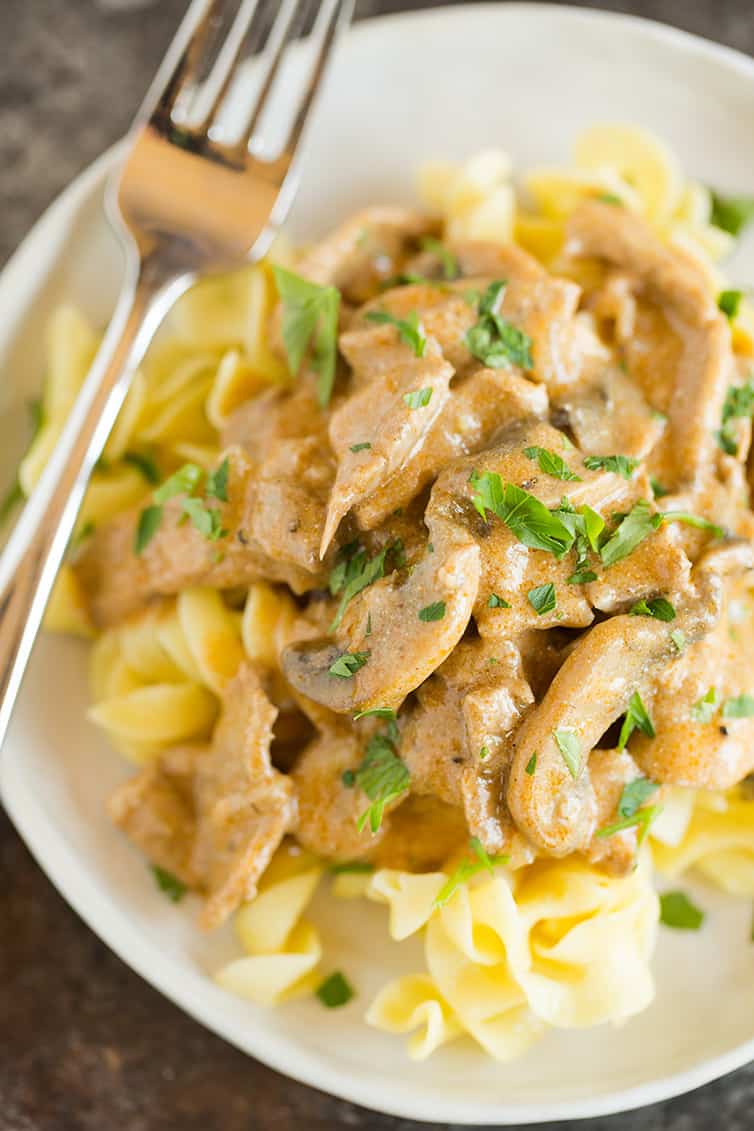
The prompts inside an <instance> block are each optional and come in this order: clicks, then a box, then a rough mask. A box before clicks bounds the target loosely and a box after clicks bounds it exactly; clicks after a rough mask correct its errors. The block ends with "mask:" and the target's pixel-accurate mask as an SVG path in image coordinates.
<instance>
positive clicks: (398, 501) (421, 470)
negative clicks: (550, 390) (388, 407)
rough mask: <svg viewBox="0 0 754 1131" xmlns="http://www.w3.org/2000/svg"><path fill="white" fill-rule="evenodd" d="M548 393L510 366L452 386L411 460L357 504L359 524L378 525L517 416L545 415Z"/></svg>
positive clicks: (484, 371) (480, 372) (481, 371)
mask: <svg viewBox="0 0 754 1131" xmlns="http://www.w3.org/2000/svg"><path fill="white" fill-rule="evenodd" d="M546 413H547V393H546V391H545V389H544V386H542V385H535V384H533V382H531V381H528V380H526V378H524V377H521V376H520V375H519V374H518V373H515V372H513V371H511V370H507V369H478V370H477V371H476V372H474V373H471V374H470V375H469V376H468V377H467V378H466V379H465V380H463V381H461V382H459V383H458V384H455V385H453V386H452V388H451V390H450V395H449V397H448V399H447V401H446V403H445V406H444V407H443V410H442V412H441V413H440V415H439V416H438V418H437V420H436V421H435V423H434V425H433V426H432V428H431V429H430V431H429V434H428V435H427V438H426V440H425V442H424V444H422V446H421V448H420V449H419V451H418V452H416V453H415V454H414V456H413V458H412V459H411V460H409V461H408V462H407V463H406V464H405V466H404V467H402V468H401V469H400V470H399V471H398V472H397V473H396V474H395V475H393V476H392V477H391V478H390V479H389V480H388V481H387V482H386V483H385V484H384V486H382V487H380V488H378V489H377V490H376V491H374V493H373V494H372V495H370V496H369V497H368V498H367V499H365V500H364V501H363V502H362V503H360V504H359V505H358V506H357V508H356V515H357V519H358V522H359V525H360V526H361V528H362V529H364V530H372V529H374V528H375V527H376V526H377V525H379V524H380V523H382V522H384V520H385V519H386V518H387V516H388V515H390V514H392V512H393V511H394V510H395V509H396V508H401V507H405V506H406V505H407V503H408V502H410V500H411V499H414V498H415V497H416V496H417V495H418V494H419V492H420V491H421V490H422V489H423V488H424V487H426V485H427V484H428V483H431V482H432V481H433V480H434V479H435V478H436V477H437V476H438V475H439V474H440V472H441V471H442V470H443V468H445V467H447V466H448V464H450V463H451V462H452V461H453V460H455V459H457V458H458V457H459V456H465V455H469V454H470V453H472V452H476V451H480V450H481V449H483V448H485V447H487V446H488V445H489V444H490V443H491V442H492V441H493V439H494V437H495V436H496V435H497V434H498V433H499V432H501V431H503V430H504V429H505V428H506V427H507V426H508V425H510V424H511V423H513V422H514V421H516V420H521V419H522V418H523V419H528V418H531V417H534V418H536V417H539V418H542V417H544V416H545V415H546Z"/></svg>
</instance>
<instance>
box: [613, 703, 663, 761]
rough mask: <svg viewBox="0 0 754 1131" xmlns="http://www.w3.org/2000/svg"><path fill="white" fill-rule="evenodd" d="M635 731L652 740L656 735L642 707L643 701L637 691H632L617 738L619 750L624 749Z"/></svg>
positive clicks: (646, 712) (647, 712) (646, 711)
mask: <svg viewBox="0 0 754 1131" xmlns="http://www.w3.org/2000/svg"><path fill="white" fill-rule="evenodd" d="M635 730H640V731H641V732H642V734H646V736H647V738H654V737H655V734H656V731H655V728H654V723H653V722H652V720H651V718H650V717H649V711H648V710H647V708H646V707H645V706H644V701H643V699H642V697H641V695H640V694H639V692H638V691H634V693H633V695H632V696H631V698H630V699H629V701H628V709H627V711H626V717H625V719H624V720H623V726H622V727H621V728H620V735H619V737H618V749H619V750H624V749H625V747H626V743H627V742H628V740H629V738H630V737H631V735H632V734H633V733H634V731H635Z"/></svg>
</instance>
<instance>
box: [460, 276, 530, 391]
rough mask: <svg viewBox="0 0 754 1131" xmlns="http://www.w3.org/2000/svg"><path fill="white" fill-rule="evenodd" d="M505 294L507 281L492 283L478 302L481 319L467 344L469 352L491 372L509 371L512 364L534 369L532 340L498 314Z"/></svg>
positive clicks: (478, 312) (471, 332) (471, 331)
mask: <svg viewBox="0 0 754 1131" xmlns="http://www.w3.org/2000/svg"><path fill="white" fill-rule="evenodd" d="M504 291H505V281H504V280H500V279H498V280H496V281H495V282H492V283H490V285H489V286H488V287H487V289H486V291H485V292H484V294H483V295H482V296H481V297H480V298H479V300H478V306H477V314H478V316H479V320H478V321H477V322H476V324H475V325H474V326H472V327H471V329H470V330H469V331H468V332H467V333H466V336H465V338H464V342H465V343H466V346H467V347H468V349H469V352H470V353H471V354H472V355H473V356H474V357H475V358H477V360H478V361H481V362H482V363H483V364H484V365H487V366H488V367H489V368H490V369H508V368H510V366H511V365H517V366H518V367H519V368H520V369H531V368H532V367H533V364H534V363H533V361H532V356H531V346H532V341H531V338H530V337H529V336H528V334H525V333H524V332H523V331H522V330H519V329H518V327H516V326H514V325H513V324H512V323H511V322H509V321H508V320H507V319H506V318H503V317H502V316H501V315H500V314H499V313H498V307H499V305H500V301H501V299H502V295H503V292H504Z"/></svg>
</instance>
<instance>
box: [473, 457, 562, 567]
mask: <svg viewBox="0 0 754 1131" xmlns="http://www.w3.org/2000/svg"><path fill="white" fill-rule="evenodd" d="M471 485H472V486H473V487H474V488H475V491H476V493H475V495H474V496H473V498H472V502H473V504H474V506H475V508H476V510H477V511H478V513H479V514H480V515H481V516H482V518H483V519H484V521H485V522H486V521H487V515H486V512H487V511H488V510H490V511H492V512H493V513H494V514H496V515H497V517H498V518H499V519H500V520H501V521H502V522H504V523H505V525H506V526H507V527H508V529H509V530H511V531H512V532H513V533H514V534H515V535H516V537H517V538H518V540H519V542H523V544H524V545H525V546H529V547H530V548H531V549H534V550H549V552H550V553H551V554H555V556H556V557H562V556H563V554H565V553H566V552H567V551H568V550H570V548H571V546H572V545H573V542H574V534H573V532H572V531H571V530H570V529H569V527H568V526H566V525H565V523H564V522H563V520H562V518H561V517H560V515H559V513H557V512H556V513H553V512H552V511H549V510H548V509H547V507H546V506H545V505H544V503H541V502H540V501H539V499H537V498H535V496H534V495H530V494H529V493H528V492H527V491H524V490H523V489H522V488H521V487H516V486H515V485H514V484H513V483H505V484H503V482H502V480H501V478H500V476H499V475H498V474H497V472H494V471H485V472H483V473H482V474H481V475H479V474H478V473H477V472H473V473H472V476H471Z"/></svg>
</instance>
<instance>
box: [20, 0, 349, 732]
mask: <svg viewBox="0 0 754 1131" xmlns="http://www.w3.org/2000/svg"><path fill="white" fill-rule="evenodd" d="M314 7H316V10H317V16H316V21H315V23H314V28H313V30H312V32H311V34H310V38H311V39H312V40H313V42H314V59H313V63H312V65H311V68H310V70H309V72H308V75H307V79H306V83H305V86H304V89H303V93H302V96H301V98H300V101H299V103H298V106H297V108H296V111H295V113H294V115H293V119H292V121H291V123H290V126H289V129H288V133H287V136H286V137H285V140H284V142H283V145H282V148H280V150H279V152H277V153H276V154H275V155H274V156H273V157H262V156H260V153H261V150H262V139H261V137H260V133H259V126H260V123H261V121H262V118H263V115H264V114H265V112H266V111H267V110H268V109H269V104H270V96H271V92H272V90H273V87H274V86H275V83H276V80H277V79H279V77H280V71H281V66H282V64H283V61H284V57H285V55H286V52H287V48H288V46H289V44H290V42H291V41H292V40H293V39H294V38H295V37H296V36H297V35H298V34H299V33H300V32H301V30H302V29H303V27H304V26H305V23H306V20H307V17H308V16H311V15H313V11H312V10H311V9H312V3H311V2H309V0H272V3H268V2H265V0H261V2H260V3H257V0H240V4H239V3H238V0H235V8H237V11H236V14H235V18H234V19H233V22H232V25H231V27H230V29H229V31H228V33H227V36H226V37H225V39H224V41H223V43H222V45H221V46H220V48H219V51H217V52H216V53H215V56H214V61H212V62H211V64H210V66H209V68H208V73H207V76H206V82H205V83H201V82H200V78H201V68H202V66H203V65H206V64H207V62H208V58H207V57H208V55H209V54H210V53H211V41H212V39H213V33H216V31H217V27H218V24H219V23H220V22H221V20H222V18H223V16H225V17H227V16H228V15H229V14H230V12H229V11H228V0H194V2H193V3H192V4H191V6H190V7H189V10H188V12H187V14H186V17H185V19H184V21H183V23H182V24H181V26H180V28H179V30H178V33H177V34H176V37H175V39H174V40H173V43H172V44H171V46H170V48H169V50H168V52H167V55H166V57H165V60H164V62H163V64H162V66H161V67H160V70H159V71H158V73H157V76H156V78H155V80H154V83H153V84H152V87H151V89H150V91H149V93H148V95H147V97H146V100H145V102H144V105H143V106H142V109H141V110H140V112H139V114H138V115H137V118H136V120H135V123H134V126H133V128H132V131H131V135H130V149H129V152H128V155H127V157H126V158H125V162H124V164H123V166H122V167H121V169H120V170H119V171H118V172H117V173H115V174H114V175H113V176H112V177H111V179H110V181H109V183H108V186H107V190H106V208H107V212H108V215H109V218H110V220H111V222H112V224H113V226H114V227H115V229H116V231H117V233H118V235H119V236H120V239H121V241H122V244H123V247H124V250H125V260H126V272H125V282H124V285H123V289H122V292H121V295H120V298H119V300H118V303H117V306H116V308H115V313H114V314H113V317H112V320H111V322H110V325H109V327H108V330H107V333H106V334H105V337H104V339H103V342H102V345H101V347H100V349H99V352H98V353H97V356H96V358H95V360H94V362H93V364H92V367H91V369H90V371H89V374H88V375H87V378H86V381H85V383H84V386H83V388H82V391H81V393H80V395H79V398H78V401H77V403H76V406H75V408H74V411H73V413H72V414H71V417H70V419H69V421H68V423H67V425H66V428H65V430H64V432H63V434H62V436H61V438H60V440H59V442H58V445H57V447H56V449H55V452H54V454H53V456H52V458H51V460H50V462H49V464H48V466H47V468H46V469H45V472H44V474H43V476H42V478H41V479H40V482H39V485H38V487H37V488H36V489H35V491H34V493H33V495H32V497H31V499H30V501H29V503H28V505H27V507H26V509H25V510H24V512H23V514H22V515H21V518H20V519H19V521H18V523H17V525H16V528H15V530H14V531H13V534H12V535H11V537H10V539H9V541H8V543H7V545H6V548H5V550H4V552H3V554H2V557H0V617H1V619H0V743H2V741H3V739H4V737H5V733H6V731H7V727H8V723H9V721H10V717H11V713H12V711H13V706H14V703H15V700H16V696H17V694H18V690H19V687H20V684H21V680H22V677H23V674H24V670H25V668H26V665H27V663H28V660H29V656H30V654H31V650H32V647H33V644H34V640H35V638H36V636H37V633H38V631H39V627H40V624H41V622H42V618H43V616H44V611H45V608H46V606H47V603H48V600H49V597H50V592H51V590H52V586H53V583H54V581H55V577H56V574H57V572H58V569H59V568H60V565H61V562H62V561H63V557H64V555H65V552H66V548H67V546H68V543H69V540H70V537H71V534H72V532H73V528H74V525H75V522H76V517H77V515H78V512H79V508H80V506H81V502H82V499H83V497H84V492H85V490H86V486H87V482H88V480H89V477H90V475H91V473H92V470H93V468H94V466H95V464H96V462H97V460H98V459H99V458H100V456H101V455H102V451H103V449H104V446H105V442H106V441H107V438H108V436H109V434H110V430H111V429H112V426H113V424H114V423H115V419H116V417H117V415H118V412H119V410H120V408H121V406H122V404H123V401H124V399H125V397H126V393H127V392H128V389H129V387H130V384H131V380H132V377H133V374H134V372H135V370H136V369H137V367H138V366H139V364H140V362H141V360H142V358H143V357H144V354H145V352H146V349H147V347H148V345H149V343H150V341H151V340H152V338H153V337H154V334H155V332H156V330H157V328H158V327H159V325H160V323H161V322H162V321H163V319H164V317H165V315H166V313H167V312H168V310H169V309H170V308H171V306H172V305H173V304H174V302H175V301H176V299H177V298H178V297H179V296H180V295H181V294H182V293H183V292H184V291H185V290H187V289H188V287H189V286H191V284H192V283H193V282H195V281H196V279H197V278H198V277H199V276H200V275H201V274H202V273H206V272H215V271H219V270H227V269H230V268H233V267H237V266H239V265H241V264H242V263H247V262H249V261H253V260H255V259H258V258H259V257H261V256H262V255H263V254H264V253H265V251H266V250H267V248H268V247H269V244H270V242H271V240H272V237H273V235H274V232H275V230H276V228H277V227H278V226H279V225H280V223H281V222H282V221H283V219H284V218H285V216H286V215H287V212H288V210H289V208H290V205H291V203H292V201H293V197H294V194H295V190H296V186H297V156H298V155H299V152H300V144H299V143H300V140H301V137H302V134H303V132H304V128H305V126H306V125H307V122H308V121H309V120H310V118H311V111H312V107H313V105H314V103H315V100H316V96H317V94H318V92H319V90H320V88H321V85H322V80H323V77H324V74H325V72H326V69H327V66H328V63H329V61H330V58H331V56H332V52H333V47H334V45H335V43H336V41H337V39H338V37H339V35H340V33H341V32H342V31H343V30H344V28H345V27H346V25H347V24H348V23H349V21H350V18H351V14H352V0H322V3H319V2H318V0H315V3H314ZM235 8H234V9H233V10H235ZM275 10H277V14H276V16H275V18H274V20H273V21H272V25H271V29H270V31H269V34H268V35H267V36H265V35H264V31H263V28H264V20H265V17H269V15H270V12H271V11H273V12H274V11H275ZM214 38H217V36H216V34H215V35H214ZM260 47H263V48H264V51H265V52H266V56H267V59H266V64H265V66H264V69H263V74H262V80H261V86H260V88H259V93H258V95H257V98H256V101H255V103H254V104H253V105H250V106H249V107H248V115H247V118H246V121H245V124H244V128H243V129H242V130H241V132H240V134H239V136H238V137H235V138H232V139H228V140H224V141H223V140H220V139H219V138H218V128H217V127H218V118H219V115H220V113H221V111H222V109H223V108H224V107H225V106H226V104H227V96H228V92H229V89H230V87H231V84H232V81H233V79H234V78H235V76H236V74H237V71H238V67H239V65H240V63H242V62H243V60H244V59H245V58H247V57H248V55H250V54H251V53H252V52H253V51H254V50H255V49H257V48H260ZM205 69H206V66H205ZM202 92H204V93H206V94H208V95H209V98H208V99H205V103H206V102H208V105H206V106H202V107H201V120H200V121H199V122H198V123H195V124H187V123H188V122H189V121H190V119H188V118H186V117H185V115H182V114H181V111H182V109H184V108H185V107H186V106H189V105H191V104H192V102H194V103H200V99H201V93H202ZM197 93H198V94H199V97H197Z"/></svg>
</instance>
